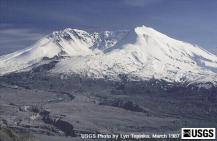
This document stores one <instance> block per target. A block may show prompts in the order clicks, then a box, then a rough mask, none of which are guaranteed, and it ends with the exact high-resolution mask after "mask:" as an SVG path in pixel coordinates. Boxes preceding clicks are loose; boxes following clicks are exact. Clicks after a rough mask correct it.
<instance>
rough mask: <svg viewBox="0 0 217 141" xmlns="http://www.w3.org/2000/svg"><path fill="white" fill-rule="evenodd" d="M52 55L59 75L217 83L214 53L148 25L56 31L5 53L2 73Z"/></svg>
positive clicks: (23, 68)
mask: <svg viewBox="0 0 217 141" xmlns="http://www.w3.org/2000/svg"><path fill="white" fill-rule="evenodd" d="M58 57H59V59H58ZM49 58H50V59H51V60H52V58H53V59H58V61H59V62H58V63H57V64H56V66H55V67H54V68H53V69H52V70H50V71H49V73H51V74H57V75H59V74H63V75H71V74H79V75H82V76H86V77H94V78H108V79H118V78H119V74H126V75H127V76H128V77H129V79H134V80H141V79H146V80H147V79H151V78H155V79H164V80H166V81H170V82H173V81H176V82H186V81H187V82H189V83H200V82H212V83H216V78H217V57H216V56H215V55H213V54H211V53H208V52H207V51H205V50H202V49H201V48H199V47H197V46H194V45H191V44H189V43H185V42H182V41H178V40H175V39H172V38H170V37H168V36H166V35H164V34H162V33H160V32H158V31H156V30H154V29H152V28H149V27H145V26H142V27H136V28H135V29H134V30H132V31H105V32H101V33H96V32H95V33H88V32H85V31H82V30H77V29H69V28H67V29H65V30H63V31H58V32H53V33H52V34H50V35H48V36H46V37H44V38H42V39H41V40H40V41H38V42H37V43H35V44H34V45H33V46H32V47H30V48H27V49H24V50H21V51H18V52H15V53H12V54H9V55H5V56H2V57H0V75H5V74H8V73H11V72H19V71H26V70H29V69H31V68H32V67H33V66H35V65H36V64H42V63H43V62H45V60H49Z"/></svg>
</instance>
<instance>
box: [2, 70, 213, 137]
mask: <svg viewBox="0 0 217 141" xmlns="http://www.w3.org/2000/svg"><path fill="white" fill-rule="evenodd" d="M0 124H1V127H7V128H9V129H11V130H13V131H15V132H17V133H30V134H32V135H34V136H35V137H36V138H38V140H72V139H73V140H81V138H80V134H83V133H103V134H112V133H117V134H118V133H125V134H130V133H180V130H181V128H183V127H217V88H215V87H212V88H210V89H205V88H198V87H196V86H187V84H186V85H185V84H169V83H167V82H165V81H162V80H154V79H153V80H150V81H142V82H141V81H140V82H138V81H137V82H132V81H129V80H128V79H127V77H126V76H125V77H123V76H121V81H119V82H114V81H109V80H105V79H86V78H81V77H79V76H71V77H68V76H63V75H50V74H48V73H46V71H41V70H38V71H29V72H23V73H17V74H16V73H13V74H10V75H5V76H2V77H0Z"/></svg>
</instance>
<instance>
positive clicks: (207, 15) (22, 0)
mask: <svg viewBox="0 0 217 141" xmlns="http://www.w3.org/2000/svg"><path fill="white" fill-rule="evenodd" d="M141 25H145V26H150V27H153V28H154V29H156V30H158V31H160V32H162V33H164V34H167V35H169V36H171V37H173V38H176V39H179V40H183V41H187V42H190V43H193V44H198V45H199V46H202V47H203V48H205V49H207V50H209V51H211V52H213V53H215V54H217V1H216V0H0V55H2V54H6V53H10V52H13V51H15V50H17V49H21V48H25V47H28V46H29V45H31V44H32V43H34V42H35V41H36V40H38V39H40V38H41V37H43V36H44V35H46V34H49V33H50V32H52V31H54V30H61V29H64V28H66V27H71V28H79V29H84V30H88V31H94V30H97V31H102V30H117V29H132V28H134V27H136V26H141Z"/></svg>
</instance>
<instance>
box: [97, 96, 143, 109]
mask: <svg viewBox="0 0 217 141" xmlns="http://www.w3.org/2000/svg"><path fill="white" fill-rule="evenodd" d="M99 104H100V105H108V106H114V107H119V108H123V109H125V110H130V111H134V112H145V110H144V109H143V108H141V107H140V106H138V105H137V104H135V103H134V102H132V101H125V100H121V99H115V100H113V101H112V100H105V101H102V102H100V103H99Z"/></svg>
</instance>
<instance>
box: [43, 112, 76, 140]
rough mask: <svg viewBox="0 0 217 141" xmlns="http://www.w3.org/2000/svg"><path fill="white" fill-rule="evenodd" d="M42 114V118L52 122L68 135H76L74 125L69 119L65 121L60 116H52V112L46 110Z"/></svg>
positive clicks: (48, 122)
mask: <svg viewBox="0 0 217 141" xmlns="http://www.w3.org/2000/svg"><path fill="white" fill-rule="evenodd" d="M40 115H41V116H42V120H43V121H44V123H46V124H50V125H53V126H55V127H56V128H58V129H59V130H61V131H62V132H64V133H65V135H66V136H71V137H74V136H75V132H74V129H73V128H74V127H73V126H72V125H71V124H70V123H69V122H67V121H64V120H62V119H60V118H55V117H52V116H50V112H48V111H46V110H44V111H41V112H40Z"/></svg>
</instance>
